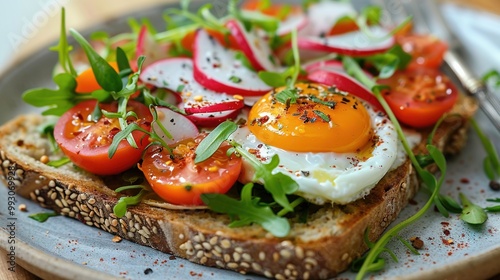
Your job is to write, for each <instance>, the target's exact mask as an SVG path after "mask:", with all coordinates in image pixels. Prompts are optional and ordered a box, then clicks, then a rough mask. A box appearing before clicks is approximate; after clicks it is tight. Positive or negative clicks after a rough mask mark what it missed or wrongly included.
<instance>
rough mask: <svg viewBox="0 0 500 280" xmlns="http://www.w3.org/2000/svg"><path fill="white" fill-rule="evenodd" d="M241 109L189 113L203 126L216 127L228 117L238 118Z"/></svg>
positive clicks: (191, 117)
mask: <svg viewBox="0 0 500 280" xmlns="http://www.w3.org/2000/svg"><path fill="white" fill-rule="evenodd" d="M239 112H240V110H230V111H223V112H216V113H197V114H191V115H187V116H186V117H187V118H189V119H190V120H191V121H192V122H193V123H195V124H196V125H197V126H201V127H215V126H217V125H219V124H220V123H222V122H223V121H225V120H227V119H233V120H234V119H236V117H237V116H238V114H239Z"/></svg>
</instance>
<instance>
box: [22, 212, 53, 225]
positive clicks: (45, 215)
mask: <svg viewBox="0 0 500 280" xmlns="http://www.w3.org/2000/svg"><path fill="white" fill-rule="evenodd" d="M56 216H59V214H57V213H56V212H41V213H36V214H31V215H29V216H28V217H30V218H31V219H33V220H35V221H37V222H40V223H43V222H45V221H47V220H48V219H49V218H50V217H56Z"/></svg>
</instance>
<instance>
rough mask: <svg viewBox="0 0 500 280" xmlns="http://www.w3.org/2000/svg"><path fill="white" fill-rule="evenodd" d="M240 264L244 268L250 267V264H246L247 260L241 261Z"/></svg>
mask: <svg viewBox="0 0 500 280" xmlns="http://www.w3.org/2000/svg"><path fill="white" fill-rule="evenodd" d="M240 266H241V267H244V268H250V264H248V263H247V262H241V263H240Z"/></svg>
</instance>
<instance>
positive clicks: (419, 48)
mask: <svg viewBox="0 0 500 280" xmlns="http://www.w3.org/2000/svg"><path fill="white" fill-rule="evenodd" d="M396 41H397V43H398V44H400V45H401V47H402V48H403V50H404V51H405V52H407V53H409V54H411V55H412V60H411V61H410V64H409V65H408V69H415V68H419V67H427V68H438V67H440V66H441V64H442V63H443V57H444V53H445V52H446V50H448V45H447V44H446V43H445V42H443V41H441V40H439V39H438V38H436V37H435V36H432V35H429V34H426V35H423V34H412V35H402V36H396Z"/></svg>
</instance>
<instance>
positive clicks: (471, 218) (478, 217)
mask: <svg viewBox="0 0 500 280" xmlns="http://www.w3.org/2000/svg"><path fill="white" fill-rule="evenodd" d="M459 196H460V201H461V202H462V205H463V206H464V208H463V210H462V214H461V215H460V219H462V220H463V221H465V222H466V223H469V224H472V225H480V224H483V223H484V222H486V220H487V219H488V215H487V214H486V212H485V211H484V209H483V208H481V207H479V206H477V205H475V204H473V203H472V202H470V201H469V199H468V198H467V197H466V196H465V195H464V194H463V193H459Z"/></svg>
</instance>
